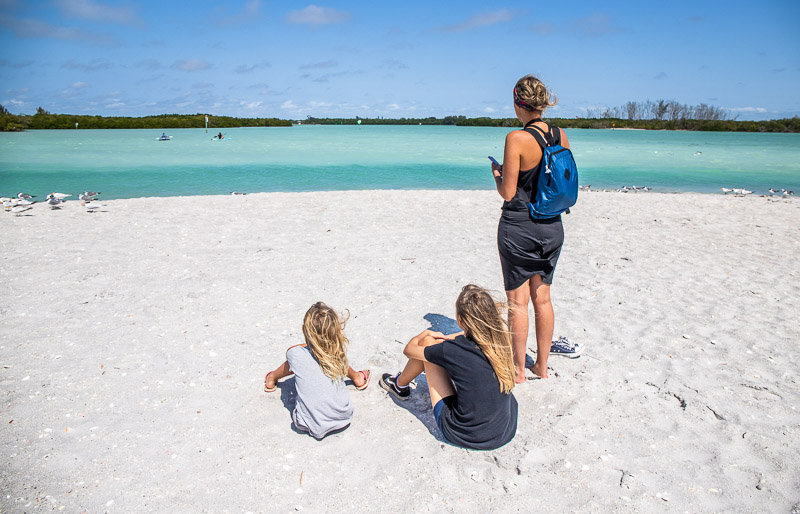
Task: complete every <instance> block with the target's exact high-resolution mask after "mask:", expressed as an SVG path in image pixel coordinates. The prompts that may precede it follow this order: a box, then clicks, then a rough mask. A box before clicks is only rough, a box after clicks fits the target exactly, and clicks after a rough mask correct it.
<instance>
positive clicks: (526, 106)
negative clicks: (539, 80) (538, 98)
mask: <svg viewBox="0 0 800 514" xmlns="http://www.w3.org/2000/svg"><path fill="white" fill-rule="evenodd" d="M514 103H515V104H516V105H517V107H521V108H523V109H525V110H526V111H536V110H537V109H536V108H535V107H534V106H532V105H530V104H528V103H525V101H524V100H522V99H521V98H520V97H519V93H517V88H514Z"/></svg>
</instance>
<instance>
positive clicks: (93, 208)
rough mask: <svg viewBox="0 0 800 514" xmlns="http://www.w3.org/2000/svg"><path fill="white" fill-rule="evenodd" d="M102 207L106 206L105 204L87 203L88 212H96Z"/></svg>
mask: <svg viewBox="0 0 800 514" xmlns="http://www.w3.org/2000/svg"><path fill="white" fill-rule="evenodd" d="M101 207H105V205H100V204H98V203H90V204H86V212H95V211H97V210H100V208H101Z"/></svg>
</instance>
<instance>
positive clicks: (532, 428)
mask: <svg viewBox="0 0 800 514" xmlns="http://www.w3.org/2000/svg"><path fill="white" fill-rule="evenodd" d="M105 203H106V204H107V207H106V208H105V209H103V210H104V212H98V213H94V214H89V213H85V212H84V211H83V209H82V208H80V206H79V205H78V203H77V202H68V203H67V204H66V206H65V207H64V208H63V209H62V210H60V211H50V210H48V209H47V207H46V206H43V205H36V206H35V208H34V209H33V210H32V211H29V212H27V213H25V214H29V216H20V217H15V216H14V215H13V214H11V213H0V232H2V242H0V249H1V250H2V264H1V265H0V277H1V279H2V289H0V292H2V295H1V296H0V323H2V324H1V325H0V338H1V340H2V342H0V364H2V368H1V369H0V386H1V387H0V393H1V394H2V405H0V414H1V416H0V426H2V431H1V432H0V459H2V468H1V469H0V490H1V491H2V498H0V511H2V512H6V511H8V512H23V511H34V510H36V511H51V510H57V509H60V508H62V507H64V510H65V511H66V512H80V511H83V510H84V509H86V510H88V511H89V512H104V511H106V512H136V511H161V512H168V511H169V512H198V511H204V512H245V511H253V512H285V511H295V509H300V510H303V511H305V512H325V511H330V512H333V511H339V512H343V511H345V509H348V510H351V509H352V510H364V509H368V510H371V511H378V509H379V510H380V511H381V512H384V511H386V512H388V511H397V512H401V511H403V510H405V509H406V508H410V509H411V510H413V511H421V512H442V511H448V512H463V511H467V512H484V511H486V509H491V510H492V511H497V512H500V511H505V512H516V511H522V512H532V511H535V510H542V509H543V510H547V511H550V512H563V511H572V510H574V511H579V512H587V511H598V512H606V511H623V512H636V511H643V512H662V511H691V512H708V511H737V512H746V511H774V512H788V511H791V510H792V509H794V510H796V511H797V510H800V505H799V504H800V487H799V486H798V485H799V484H800V413H799V412H798V410H797V409H798V408H800V376H799V370H798V362H800V351H799V349H798V340H800V337H799V336H800V330H799V329H798V317H800V316H799V315H800V301H798V298H799V297H800V296H799V295H798V289H797V288H798V285H800V283H799V282H800V281H798V277H800V233H799V232H798V228H800V227H799V225H800V223H799V220H800V202H798V201H793V200H791V199H786V200H784V199H769V198H763V197H745V198H734V197H729V196H728V197H726V196H722V195H695V194H680V195H663V194H653V193H644V194H627V195H626V194H620V193H597V192H589V193H582V195H581V198H580V202H579V204H578V206H577V207H576V208H575V209H574V211H573V213H572V214H570V215H568V216H565V217H564V225H565V230H566V243H565V245H564V249H563V252H562V256H561V261H560V262H559V266H558V270H557V272H556V279H555V285H554V287H553V289H552V295H553V299H554V305H555V308H556V336H558V335H566V336H569V337H570V338H571V339H572V340H574V341H577V342H581V343H584V344H585V345H586V346H587V350H586V351H585V354H584V356H583V357H581V358H579V359H575V360H569V359H565V358H559V357H553V358H551V360H550V365H551V368H552V371H551V377H552V378H550V379H549V380H546V381H544V380H538V381H530V382H528V383H526V384H523V385H522V386H520V387H518V388H516V389H515V390H514V394H515V395H516V397H517V400H518V401H519V405H520V416H519V430H518V433H517V436H516V438H515V439H514V440H513V441H512V442H511V443H510V444H509V445H507V446H506V447H504V448H502V449H500V450H498V451H494V452H472V451H467V450H462V449H458V448H454V447H452V446H448V445H445V444H443V443H442V442H440V441H439V440H437V438H436V437H437V434H438V432H437V429H436V428H435V424H434V422H433V417H432V414H431V413H430V408H429V403H428V396H427V392H426V390H425V389H426V388H425V387H420V388H418V389H417V390H416V391H415V392H414V393H413V395H414V397H413V399H412V400H411V401H409V402H408V404H407V405H405V406H403V407H401V406H398V405H396V404H395V403H394V402H393V401H392V400H391V399H389V398H388V397H387V395H386V394H385V393H384V392H383V390H381V389H380V388H379V387H378V384H377V379H378V378H379V376H380V374H381V373H383V372H394V371H396V370H397V369H398V368H399V366H400V365H401V363H402V362H403V360H402V357H401V353H400V352H401V349H402V346H401V345H400V344H399V343H398V342H397V341H403V342H405V341H406V340H407V339H408V338H409V337H410V336H412V335H413V334H415V333H416V332H418V331H419V330H421V329H423V328H426V327H428V326H429V324H428V323H427V322H426V321H425V319H423V317H424V316H425V315H427V314H429V313H433V314H440V315H444V316H448V317H451V318H452V317H453V316H454V310H453V303H454V301H455V298H456V296H457V294H458V292H459V291H460V289H461V287H462V286H463V285H464V284H466V283H469V282H474V283H477V284H480V285H483V286H486V287H488V288H491V289H494V290H497V291H502V278H501V273H500V266H499V261H498V257H497V249H496V242H495V237H496V225H497V218H498V215H499V206H500V199H499V197H498V196H497V194H496V193H494V192H491V191H469V192H458V191H404V192H396V191H362V192H331V193H298V194H258V195H248V196H241V197H230V196H225V197H222V196H221V197H189V198H166V199H136V200H119V201H108V202H105ZM501 294H502V293H501ZM317 300H323V301H325V302H327V303H329V304H330V305H332V306H334V307H335V308H338V309H344V308H349V310H350V312H351V315H352V316H351V319H350V322H349V324H348V327H347V331H346V332H347V334H348V336H349V337H350V339H351V341H352V346H351V351H350V358H351V363H352V364H353V366H354V367H356V368H357V369H360V368H363V367H369V368H371V369H372V371H373V382H372V385H370V387H369V389H367V390H366V391H364V392H356V391H355V390H353V391H352V392H351V397H352V400H353V402H354V404H355V408H356V412H355V418H354V420H353V424H352V426H351V427H350V429H348V430H347V431H345V432H343V433H341V434H338V435H335V436H332V437H329V438H327V439H325V440H323V441H322V442H317V441H315V440H313V439H311V438H309V437H307V436H303V435H298V434H296V433H294V432H293V431H292V429H291V420H290V414H289V410H288V408H287V406H286V405H288V404H290V401H291V398H290V393H291V387H290V385H286V386H284V387H283V388H282V389H281V390H280V392H278V393H274V394H266V393H264V392H263V379H264V374H265V373H266V372H267V371H268V370H269V369H271V368H273V367H274V366H276V365H277V364H278V363H280V361H281V360H282V359H283V356H284V351H285V349H286V348H287V347H288V346H290V345H292V344H296V343H299V342H301V338H302V335H301V331H300V325H301V322H302V317H303V314H304V312H305V311H306V309H307V308H308V307H309V305H311V304H312V303H313V302H315V301H317ZM529 346H531V347H534V348H535V344H534V341H533V338H532V336H531V338H530V340H529ZM419 382H420V383H422V384H424V379H420V380H419ZM301 478H302V484H301Z"/></svg>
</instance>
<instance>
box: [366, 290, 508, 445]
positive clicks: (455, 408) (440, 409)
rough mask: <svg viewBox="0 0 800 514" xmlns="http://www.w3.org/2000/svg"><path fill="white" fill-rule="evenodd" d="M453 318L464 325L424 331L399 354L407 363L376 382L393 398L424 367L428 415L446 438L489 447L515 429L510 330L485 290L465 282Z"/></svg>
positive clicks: (401, 396) (404, 392)
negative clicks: (447, 330)
mask: <svg viewBox="0 0 800 514" xmlns="http://www.w3.org/2000/svg"><path fill="white" fill-rule="evenodd" d="M456 321H457V322H458V325H459V326H460V327H462V328H463V329H464V332H460V333H458V334H450V335H448V336H445V335H443V334H442V333H440V332H431V331H430V330H426V331H424V332H422V333H420V334H419V335H417V336H415V337H414V338H412V339H411V341H410V342H409V343H408V345H406V348H405V350H404V351H403V353H404V354H405V355H406V357H408V363H407V364H406V366H405V368H404V369H403V371H402V372H400V373H398V374H397V375H391V374H389V373H385V374H384V375H383V377H382V378H381V382H380V384H381V387H382V388H384V389H385V390H386V391H388V392H389V393H390V394H391V395H392V396H394V397H395V398H397V399H398V400H407V399H408V397H409V396H410V394H411V390H410V388H409V383H410V382H411V381H412V380H414V379H415V378H416V377H417V376H418V375H419V374H420V373H422V372H423V371H425V376H426V377H427V380H428V391H429V392H430V396H431V405H432V406H433V415H434V418H436V424H437V425H438V426H439V430H441V432H442V435H444V437H445V439H446V440H447V441H448V442H450V443H452V444H454V445H457V446H462V447H464V448H472V449H475V450H494V449H496V448H499V447H501V446H503V445H504V444H506V443H508V442H509V441H511V439H513V438H514V435H515V434H516V432H517V400H516V399H515V398H514V395H513V394H512V393H511V390H512V389H513V388H514V374H515V372H514V360H513V354H512V350H511V335H510V334H509V332H508V330H506V327H505V324H504V322H503V318H502V316H501V315H500V310H499V309H498V307H497V304H496V303H495V301H494V299H493V298H492V297H491V295H490V294H489V293H488V292H487V291H486V290H485V289H482V288H480V287H478V286H475V285H467V286H465V287H464V288H463V289H462V290H461V294H459V295H458V300H457V301H456Z"/></svg>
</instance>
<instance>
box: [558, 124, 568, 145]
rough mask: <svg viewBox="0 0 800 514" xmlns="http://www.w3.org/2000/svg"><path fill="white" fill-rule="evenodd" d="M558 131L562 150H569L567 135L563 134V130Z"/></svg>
mask: <svg viewBox="0 0 800 514" xmlns="http://www.w3.org/2000/svg"><path fill="white" fill-rule="evenodd" d="M558 130H560V131H561V146H563V147H564V148H569V139H567V133H566V132H564V129H562V128H559V129H558Z"/></svg>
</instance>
